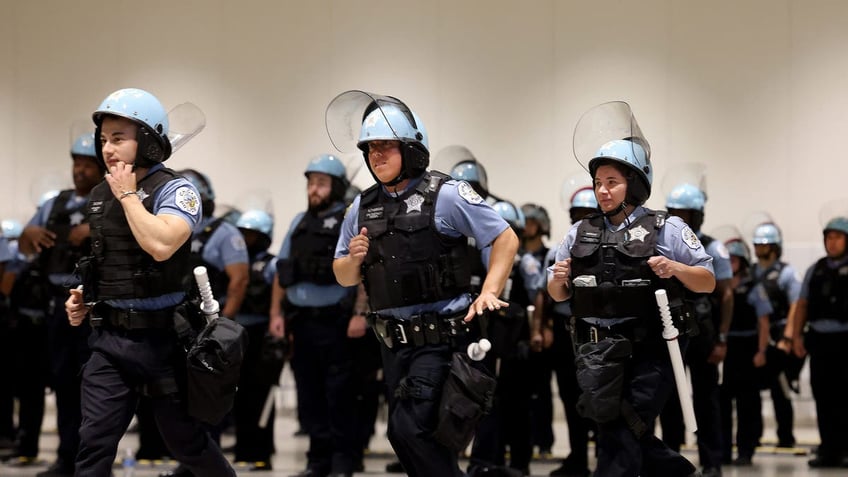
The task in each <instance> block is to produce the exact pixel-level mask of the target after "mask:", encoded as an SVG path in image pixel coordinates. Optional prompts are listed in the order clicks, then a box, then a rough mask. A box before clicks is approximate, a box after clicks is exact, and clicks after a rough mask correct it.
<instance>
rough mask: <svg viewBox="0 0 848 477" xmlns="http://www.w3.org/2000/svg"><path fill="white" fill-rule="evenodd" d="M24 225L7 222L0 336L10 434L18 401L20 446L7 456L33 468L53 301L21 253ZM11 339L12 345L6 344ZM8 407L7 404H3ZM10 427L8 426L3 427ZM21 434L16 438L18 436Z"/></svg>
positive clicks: (32, 260)
mask: <svg viewBox="0 0 848 477" xmlns="http://www.w3.org/2000/svg"><path fill="white" fill-rule="evenodd" d="M22 231H23V225H22V224H21V223H20V222H18V221H16V220H4V221H3V235H4V236H5V237H6V238H7V239H9V250H10V251H11V254H12V257H13V258H12V259H11V260H9V261H8V262H6V267H5V271H4V273H3V275H2V277H3V279H2V283H0V296H2V297H8V308H5V306H6V304H3V305H0V306H3V307H4V308H3V309H2V310H0V313H8V314H7V315H6V316H0V320H2V323H1V324H0V326H3V328H4V330H3V331H0V336H2V339H3V341H4V343H3V344H2V351H0V352H2V353H3V354H4V357H3V358H2V362H3V365H0V366H2V367H3V368H5V369H6V370H7V372H8V374H7V375H6V376H7V377H5V378H4V379H3V382H4V383H7V385H6V386H3V390H2V391H0V393H3V394H4V399H8V406H9V410H8V412H9V417H8V418H9V427H8V428H9V429H12V415H13V412H14V408H15V406H13V399H14V398H15V397H16V398H17V400H18V405H17V406H16V408H17V415H18V420H17V422H18V427H17V432H16V433H12V434H10V436H13V437H16V438H15V445H14V446H12V447H11V449H9V452H8V453H4V455H2V457H0V458H2V459H3V460H7V462H9V463H10V464H11V465H14V466H28V465H32V464H36V463H38V459H37V457H38V452H39V445H38V444H39V438H40V437H41V425H42V421H43V419H44V390H45V387H46V386H47V377H48V376H47V374H48V369H49V360H48V356H47V330H46V327H45V315H46V313H47V308H46V306H45V305H44V304H45V302H47V301H48V299H49V296H50V295H49V290H48V287H47V283H46V280H43V279H42V276H41V274H40V270H39V267H38V266H37V265H38V264H37V261H36V260H35V256H33V257H28V256H26V255H24V254H22V253H20V252H19V250H18V239H19V238H20V235H21V233H22ZM6 340H8V341H6ZM4 406H5V404H4ZM4 427H5V426H4ZM14 434H16V436H14Z"/></svg>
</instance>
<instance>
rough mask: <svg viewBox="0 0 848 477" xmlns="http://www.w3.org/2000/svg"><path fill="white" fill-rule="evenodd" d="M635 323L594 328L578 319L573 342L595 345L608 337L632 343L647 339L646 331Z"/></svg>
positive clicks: (627, 322)
mask: <svg viewBox="0 0 848 477" xmlns="http://www.w3.org/2000/svg"><path fill="white" fill-rule="evenodd" d="M636 321H637V320H632V321H625V322H622V323H617V324H614V325H611V326H596V325H593V324H591V323H588V322H586V321H584V320H581V319H579V318H578V319H576V320H575V323H574V325H575V326H574V328H575V330H574V342H575V344H577V345H581V344H583V343H597V342H598V341H601V340H603V339H604V338H608V337H610V336H623V337H625V338H627V339H629V340H631V341H633V342H639V341H642V340H644V339H645V338H646V337H647V335H648V329H647V328H646V327H644V326H641V325H637V324H636V323H635V322H636Z"/></svg>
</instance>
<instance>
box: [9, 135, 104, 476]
mask: <svg viewBox="0 0 848 477" xmlns="http://www.w3.org/2000/svg"><path fill="white" fill-rule="evenodd" d="M71 158H72V159H73V171H72V172H73V179H74V188H73V189H68V190H63V191H61V192H59V195H57V196H56V197H54V198H52V199H50V200H48V201H47V202H46V203H45V204H44V205H42V206H41V207H40V208H39V209H38V211H37V212H36V214H35V215H34V216H33V217H32V219H30V221H29V223H28V224H27V226H26V227H25V228H24V231H23V233H22V234H21V239H20V241H19V247H20V250H21V252H23V253H25V254H33V253H38V259H37V260H38V269H39V273H40V274H41V276H42V277H47V280H48V282H49V297H48V300H49V304H48V311H47V320H46V322H47V343H48V345H47V349H48V353H49V356H50V371H51V379H50V382H49V383H50V384H49V385H50V387H51V388H52V389H53V391H54V392H55V394H56V425H57V428H58V431H59V448H58V450H57V457H56V461H55V462H54V463H53V464H52V465H51V466H50V468H49V469H47V471H45V472H42V474H43V475H44V476H51V475H71V474H73V472H74V459H75V458H76V455H77V451H78V450H79V429H80V422H81V421H80V420H81V418H82V416H81V415H80V369H81V368H82V366H83V364H85V362H86V360H88V356H89V349H88V344H87V341H88V336H89V332H90V330H89V328H88V327H82V328H75V327H71V326H70V325H69V324H68V320H67V317H66V316H65V313H64V306H63V303H64V302H65V299H66V298H67V296H68V288H73V287H76V286H77V285H79V281H78V279H77V278H76V277H75V276H74V268H75V267H76V263H77V261H78V260H79V259H80V258H81V257H82V256H84V255H88V254H89V250H90V239H89V224H88V223H87V222H86V220H85V208H84V206H85V205H86V203H87V202H88V197H89V194H90V193H91V190H92V188H94V187H95V186H96V185H97V184H98V183H100V182H101V181H102V180H103V173H104V172H105V167H104V165H103V162H102V161H100V160H99V159H97V156H96V155H95V138H94V136H93V135H92V133H87V134H83V135H81V136H79V137H77V138H76V140H75V141H74V143H73V144H72V146H71Z"/></svg>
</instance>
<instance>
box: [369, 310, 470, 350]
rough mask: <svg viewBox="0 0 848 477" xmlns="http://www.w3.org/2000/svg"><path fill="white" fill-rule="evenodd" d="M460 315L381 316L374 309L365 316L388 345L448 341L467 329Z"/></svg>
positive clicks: (380, 338)
mask: <svg viewBox="0 0 848 477" xmlns="http://www.w3.org/2000/svg"><path fill="white" fill-rule="evenodd" d="M464 318H465V314H464V313H462V314H456V315H448V316H445V315H438V314H436V313H424V314H419V315H412V316H410V317H409V319H408V320H398V319H395V318H391V317H384V316H380V315H379V314H377V313H369V314H368V316H367V317H366V319H367V320H368V324H369V325H371V327H372V328H374V331H375V332H376V334H377V338H378V339H379V340H380V341H381V342H383V344H384V345H386V347H387V348H389V349H392V348H395V347H398V348H399V347H403V346H424V345H438V344H444V343H452V342H453V340H455V339H457V338H460V337H462V336H465V335H466V334H467V333H468V332H469V324H468V323H466V322H465V320H464Z"/></svg>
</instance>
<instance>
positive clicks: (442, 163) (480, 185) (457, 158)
mask: <svg viewBox="0 0 848 477" xmlns="http://www.w3.org/2000/svg"><path fill="white" fill-rule="evenodd" d="M433 164H434V165H435V169H437V170H440V171H443V172H445V173H448V174H449V175H450V176H451V177H452V178H453V179H456V180H458V181H466V182H468V183H469V184H471V186H472V187H474V190H476V191H477V193H478V194H480V195H482V196H483V197H487V196H488V195H489V176H488V175H487V174H486V168H485V167H483V164H481V163H480V162H479V161H477V158H476V157H475V156H474V153H472V152H471V150H469V149H468V148H467V147H465V146H459V145H453V146H447V147H445V148H444V149H442V150H441V151H439V153H438V154H436V157H435V158H434V159H433Z"/></svg>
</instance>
